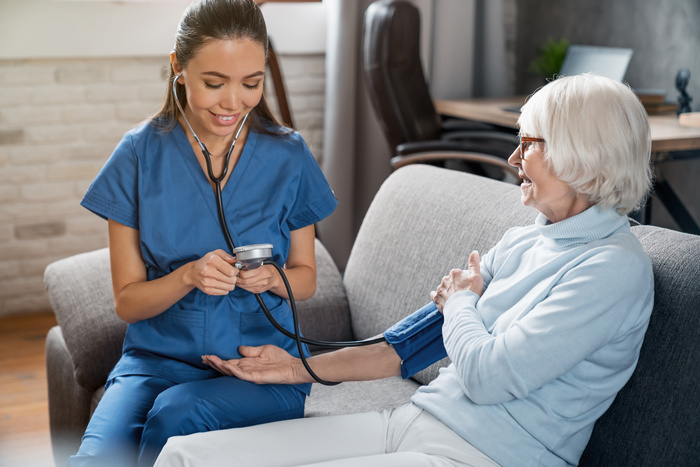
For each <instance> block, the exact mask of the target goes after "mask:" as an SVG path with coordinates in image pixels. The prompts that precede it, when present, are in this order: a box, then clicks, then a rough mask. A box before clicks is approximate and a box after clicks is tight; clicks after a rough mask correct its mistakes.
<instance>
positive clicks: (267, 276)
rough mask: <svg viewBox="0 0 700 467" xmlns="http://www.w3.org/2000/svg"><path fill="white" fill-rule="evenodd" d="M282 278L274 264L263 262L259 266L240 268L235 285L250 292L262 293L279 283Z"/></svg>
mask: <svg viewBox="0 0 700 467" xmlns="http://www.w3.org/2000/svg"><path fill="white" fill-rule="evenodd" d="M281 281H282V279H281V278H280V275H279V273H278V272H277V270H276V269H275V267H274V266H270V265H268V264H263V265H262V266H260V267H259V268H255V269H250V270H241V271H240V272H239V273H238V281H237V282H236V286H238V287H240V288H241V289H245V290H247V291H248V292H250V293H263V292H267V291H268V290H270V289H272V288H274V287H277V286H279V285H280V283H281Z"/></svg>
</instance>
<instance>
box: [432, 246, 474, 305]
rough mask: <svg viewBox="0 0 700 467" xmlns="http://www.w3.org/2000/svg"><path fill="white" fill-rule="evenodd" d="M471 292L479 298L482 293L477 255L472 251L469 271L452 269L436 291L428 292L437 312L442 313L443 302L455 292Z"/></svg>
mask: <svg viewBox="0 0 700 467" xmlns="http://www.w3.org/2000/svg"><path fill="white" fill-rule="evenodd" d="M464 290H471V291H472V292H474V293H476V294H478V295H479V296H481V294H482V293H483V291H484V278H483V277H482V276H481V271H480V269H479V253H478V252H476V251H472V253H471V254H470V255H469V269H468V270H466V271H465V270H462V269H453V270H452V271H450V274H449V275H447V276H445V277H443V278H442V282H440V285H439V286H438V288H437V290H434V291H433V292H430V298H432V299H433V302H435V305H436V306H437V308H438V310H440V312H441V313H442V309H443V307H444V306H445V302H447V300H448V299H449V298H450V297H451V296H452V295H454V294H455V293H457V292H462V291H464Z"/></svg>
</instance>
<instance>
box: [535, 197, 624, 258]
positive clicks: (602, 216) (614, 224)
mask: <svg viewBox="0 0 700 467" xmlns="http://www.w3.org/2000/svg"><path fill="white" fill-rule="evenodd" d="M625 226H626V227H627V229H628V230H629V221H628V220H627V216H624V215H620V214H618V213H617V211H615V209H612V208H611V209H601V208H600V207H598V205H594V206H591V207H590V208H588V209H586V210H585V211H583V212H582V213H579V214H577V215H575V216H572V217H569V218H568V219H564V220H563V221H559V222H555V223H553V224H552V223H550V222H549V220H547V217H545V215H544V214H542V213H540V214H539V215H538V216H537V219H535V228H536V229H537V230H538V231H539V233H540V235H541V236H542V237H543V238H544V241H545V245H547V246H550V247H552V248H568V247H572V246H576V245H582V244H585V243H588V242H591V241H593V240H599V239H601V238H606V237H609V236H610V235H612V234H613V233H614V232H615V231H617V230H619V229H620V228H622V227H625Z"/></svg>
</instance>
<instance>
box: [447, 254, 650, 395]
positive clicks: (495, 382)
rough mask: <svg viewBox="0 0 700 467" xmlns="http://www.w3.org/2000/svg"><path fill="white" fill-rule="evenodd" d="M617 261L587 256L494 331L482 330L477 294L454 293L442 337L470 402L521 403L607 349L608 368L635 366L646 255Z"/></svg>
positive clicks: (643, 315)
mask: <svg viewBox="0 0 700 467" xmlns="http://www.w3.org/2000/svg"><path fill="white" fill-rule="evenodd" d="M615 256H616V255H615V254H614V253H612V254H611V253H610V252H609V251H608V252H604V253H602V254H597V255H590V256H589V257H588V258H586V259H585V260H583V261H581V262H580V263H578V264H577V265H576V266H574V267H572V268H571V269H569V270H568V271H566V272H565V273H564V274H563V275H562V276H561V278H560V279H559V280H558V281H557V282H556V283H555V284H554V285H553V287H552V288H551V289H550V290H549V292H548V294H547V296H546V297H545V298H544V299H543V300H541V301H539V302H537V303H536V304H535V305H534V306H532V307H531V309H529V310H528V311H526V312H523V313H522V314H521V315H520V316H518V318H517V319H513V321H512V322H511V323H510V324H509V325H508V327H507V328H506V329H505V330H503V331H501V332H499V333H493V334H492V333H490V332H489V331H488V330H487V328H486V326H485V324H484V322H483V320H482V318H481V316H480V313H479V311H478V306H477V304H478V301H479V296H478V295H477V294H475V293H473V292H460V293H457V294H455V295H453V296H452V297H451V298H450V299H449V300H448V301H447V303H446V306H445V309H444V314H445V324H444V326H443V336H444V342H445V348H446V349H447V353H448V355H449V356H450V358H451V359H452V362H453V363H454V365H455V368H456V370H457V372H458V374H459V376H460V384H461V386H462V389H463V391H464V393H465V394H466V395H467V397H469V398H470V399H471V400H472V401H474V402H475V403H478V404H494V403H503V402H506V401H508V400H511V399H514V398H524V397H526V396H527V395H528V394H529V393H530V392H532V391H534V390H536V389H538V388H540V387H541V386H543V385H544V384H546V383H547V382H549V381H551V380H553V379H555V378H558V377H560V376H561V375H563V374H564V373H566V372H567V371H569V370H570V369H571V368H573V367H574V366H576V365H579V364H581V363H582V362H583V361H584V360H585V359H586V358H587V357H588V356H590V355H591V354H592V353H593V352H596V351H598V350H600V349H601V348H603V347H606V346H608V345H609V346H610V349H611V350H610V351H609V352H610V355H609V364H610V365H611V366H617V365H619V366H621V367H622V366H629V365H630V364H632V365H634V364H635V363H636V358H637V356H638V351H639V347H640V346H641V341H642V339H643V335H644V331H645V330H646V325H647V324H648V318H649V312H650V309H651V301H652V296H651V294H653V279H652V280H651V283H650V277H651V274H650V265H649V264H647V263H646V262H645V261H644V260H643V258H639V257H634V256H633V257H631V258H630V257H629V256H625V258H624V261H621V258H620V257H619V255H617V256H618V257H615ZM526 298H527V297H525V298H524V300H525V299H526ZM502 311H503V312H507V311H509V312H513V310H502ZM630 337H631V338H630ZM613 341H618V342H620V343H622V344H621V345H614V344H612V343H613ZM612 349H614V350H612ZM606 358H608V357H607V354H606Z"/></svg>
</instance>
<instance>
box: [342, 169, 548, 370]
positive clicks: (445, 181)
mask: <svg viewBox="0 0 700 467" xmlns="http://www.w3.org/2000/svg"><path fill="white" fill-rule="evenodd" d="M486 188H488V191H486ZM485 206H488V209H485V208H484V207H485ZM536 215H537V212H536V211H535V210H534V209H531V208H527V207H523V206H522V204H521V203H520V189H519V188H518V187H517V186H515V185H511V184H508V183H503V182H498V181H495V180H492V179H488V178H485V177H479V176H476V175H471V174H466V173H463V172H456V171H452V170H446V169H440V168H436V167H431V166H427V165H412V166H407V167H404V168H401V169H399V170H397V171H396V172H394V173H393V174H392V175H391V176H390V177H389V178H388V179H387V180H386V181H385V182H384V184H383V185H382V187H381V188H380V190H379V191H378V193H377V195H376V196H375V198H374V200H373V202H372V204H371V206H370V208H369V210H368V211H367V214H366V216H365V218H364V221H363V223H362V226H361V228H360V231H359V233H358V235H357V238H356V240H355V244H354V246H353V249H352V253H351V255H350V258H349V259H348V264H347V267H346V269H345V276H344V282H345V289H346V291H347V295H348V302H349V304H350V311H351V317H352V327H353V331H354V334H355V336H356V337H357V338H366V337H370V336H373V335H376V334H378V333H381V332H383V331H384V330H385V329H387V328H388V327H389V326H391V325H392V324H394V323H395V322H397V321H399V320H400V319H402V318H403V317H405V316H406V315H408V314H410V313H412V312H413V311H415V310H417V309H418V308H420V307H421V306H423V305H424V304H426V303H427V302H428V301H429V300H430V295H429V294H430V291H431V290H434V289H435V288H436V287H437V285H438V284H439V283H440V280H441V279H442V277H443V276H444V275H446V274H447V273H448V272H449V271H450V269H453V268H465V267H466V266H467V262H468V258H469V253H470V252H471V251H472V250H478V251H480V252H482V253H483V252H486V251H487V250H488V249H489V248H491V247H492V246H493V245H494V244H495V243H496V242H497V241H498V240H499V239H500V238H501V236H502V235H503V233H504V232H505V231H506V230H507V229H508V228H510V227H513V226H516V225H528V224H531V223H532V222H533V221H534V219H535V217H536ZM456 252H457V253H456ZM447 361H448V360H447V359H443V360H442V361H441V362H438V363H437V364H435V365H433V366H431V367H429V368H428V369H427V370H423V371H422V372H419V373H418V374H417V375H415V376H414V378H415V379H416V380H417V381H419V382H421V383H423V384H427V383H428V382H429V381H430V380H431V379H433V378H434V377H435V376H437V371H438V368H439V367H440V366H444V365H445V364H446V363H447Z"/></svg>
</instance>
